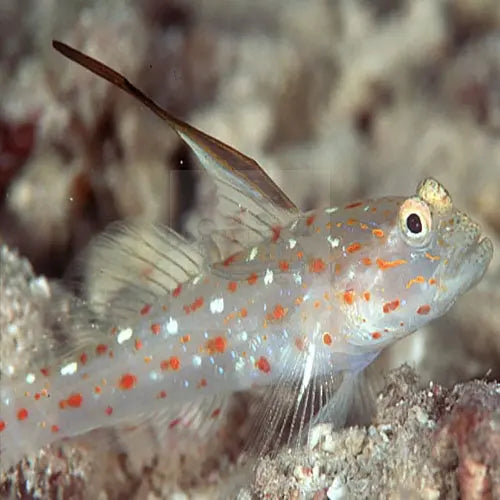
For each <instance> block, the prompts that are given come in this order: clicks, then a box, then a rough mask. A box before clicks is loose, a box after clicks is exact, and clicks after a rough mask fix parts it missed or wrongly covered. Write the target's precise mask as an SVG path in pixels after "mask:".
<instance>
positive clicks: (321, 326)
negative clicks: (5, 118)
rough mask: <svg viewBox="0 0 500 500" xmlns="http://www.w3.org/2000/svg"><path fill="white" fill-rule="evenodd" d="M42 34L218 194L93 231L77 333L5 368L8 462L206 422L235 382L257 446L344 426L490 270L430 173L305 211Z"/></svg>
mask: <svg viewBox="0 0 500 500" xmlns="http://www.w3.org/2000/svg"><path fill="white" fill-rule="evenodd" d="M53 46H54V48H55V49H56V50H57V51H58V52H60V53H61V54H62V55H64V56H66V57H67V58H69V59H70V60H72V61H74V62H76V63H78V64H80V65H81V66H83V67H84V68H86V69H87V70H90V71H91V72H93V73H95V74H96V75H97V76H100V77H102V78H104V79H105V80H107V81H109V82H110V83H112V84H114V85H115V86H117V87H119V88H120V89H122V90H124V91H125V92H127V93H128V94H130V95H131V96H132V97H134V98H135V99H137V100H138V101H139V102H141V103H142V104H143V105H145V106H146V107H147V108H149V109H150V110H151V111H153V112H154V113H155V114H156V115H158V116H159V117H160V118H161V119H162V120H163V121H164V122H166V123H167V124H168V125H169V126H170V127H171V128H172V129H173V130H174V131H175V132H176V133H177V134H178V135H179V136H180V138H181V139H183V140H184V141H185V142H186V143H187V145H188V146H189V147H190V148H191V149H192V151H193V152H194V154H195V155H196V157H197V158H198V160H199V162H200V164H201V166H202V167H203V169H204V170H205V171H206V173H207V174H208V176H209V177H210V178H211V179H212V181H213V182H214V185H215V189H216V193H217V204H216V207H215V209H214V210H213V212H212V213H211V214H210V217H209V216H207V217H206V218H205V219H203V221H202V222H203V224H201V226H200V231H199V235H198V236H197V237H196V238H193V239H186V238H184V237H183V236H181V235H179V234H178V233H176V232H175V231H173V230H172V229H170V228H168V227H165V226H161V225H154V224H149V225H147V224H146V225H145V224H138V223H130V222H128V223H117V224H114V225H112V227H110V228H109V229H108V230H107V231H106V232H105V233H104V234H103V235H101V236H98V237H97V239H96V241H95V242H93V243H92V244H91V246H90V248H89V251H88V253H87V257H86V262H85V273H84V276H85V277H84V289H85V294H86V295H85V296H84V297H82V298H79V299H78V300H77V299H75V307H74V309H75V310H74V312H73V313H72V314H71V315H70V319H69V320H68V324H69V326H68V329H69V332H70V337H71V338H73V339H75V341H74V342H73V343H72V344H71V346H70V347H68V348H67V349H66V350H64V349H62V350H61V351H57V352H56V353H55V358H56V359H55V361H54V362H52V363H49V364H46V365H45V364H41V365H37V364H35V363H33V364H32V365H31V366H30V370H29V371H28V372H27V373H15V374H14V375H13V376H12V377H8V378H7V377H4V378H3V379H2V383H1V387H0V404H1V406H0V461H1V463H2V466H3V467H4V468H5V467H10V466H12V465H14V464H15V463H16V462H17V461H18V460H19V459H21V458H22V457H23V456H25V455H26V454H28V453H31V452H35V451H37V450H39V449H41V448H43V447H45V446H48V445H51V444H53V443H57V442H58V441H60V440H61V439H64V438H73V437H76V436H81V435H83V434H85V433H88V432H89V431H92V430H94V429H100V428H106V427H114V426H138V425H141V424H143V423H145V422H148V421H154V422H161V423H162V428H163V429H164V430H165V432H170V431H173V429H183V428H189V427H195V428H196V427H200V428H201V427H202V426H203V425H208V427H210V423H211V422H212V421H215V420H217V418H218V417H219V416H220V415H221V413H223V409H224V408H226V405H227V401H228V398H230V397H231V396H233V395H234V394H236V393H238V392H241V391H257V392H258V393H259V394H260V396H261V397H260V404H259V407H258V410H257V414H256V417H255V425H254V430H253V437H252V443H253V444H255V446H256V447H258V448H259V450H260V452H266V451H269V450H272V449H273V448H274V447H275V446H276V444H278V445H280V446H281V445H283V446H284V445H290V444H291V443H293V442H294V441H295V440H296V439H297V436H303V435H306V436H308V435H309V434H310V431H311V429H312V426H313V425H314V424H316V423H318V422H329V423H334V424H335V425H336V426H337V425H338V426H340V425H343V423H344V422H345V420H346V417H347V414H348V412H349V408H350V407H351V406H352V405H353V404H354V400H355V399H356V394H357V393H358V391H362V389H361V388H360V381H361V380H362V377H363V374H366V369H367V368H368V367H369V366H370V365H371V363H372V362H373V361H374V360H375V359H376V358H377V356H378V355H379V354H380V353H381V352H382V351H383V350H384V349H385V348H387V347H388V346H390V345H391V344H393V343H394V342H396V341H397V340H399V339H401V338H403V337H406V336H407V335H409V334H411V333H413V332H415V331H417V330H418V329H419V328H421V327H423V326H424V325H426V324H428V323H429V322H430V321H432V320H434V319H436V318H438V317H440V316H442V315H443V314H445V313H446V312H447V311H448V310H449V309H450V308H451V307H452V305H453V304H454V303H455V301H456V300H457V299H458V298H459V297H460V296H461V295H463V294H464V293H465V292H467V290H469V289H470V288H471V287H473V286H474V285H475V284H476V283H478V281H479V280H481V278H482V276H483V275H484V273H485V272H486V270H487V268H488V265H489V263H490V261H491V259H492V255H493V245H492V242H491V240H490V239H488V238H487V237H486V236H484V235H483V234H482V232H481V228H480V226H479V225H478V224H477V223H476V222H474V221H473V220H472V219H471V218H470V217H469V216H468V215H467V214H466V213H464V212H462V211H460V210H459V209H458V208H457V207H456V206H455V205H454V203H453V201H452V198H451V196H450V194H449V193H448V191H447V190H446V189H445V187H444V186H443V185H442V184H441V183H440V182H438V181H437V180H435V179H434V178H426V179H424V180H422V182H421V183H420V184H419V185H418V186H417V189H416V192H415V193H413V194H410V195H407V196H387V197H382V198H375V199H364V200H358V201H354V202H351V203H348V204H344V205H342V206H337V207H327V208H321V209H314V210H312V211H308V212H303V211H301V210H300V209H299V208H298V207H297V206H296V205H295V204H294V203H293V201H291V200H290V199H289V197H288V196H287V195H286V194H285V193H284V192H283V191H282V190H281V189H280V188H279V186H278V185H277V184H276V183H275V182H274V181H273V180H272V179H271V178H270V177H269V176H268V175H267V174H266V173H265V171H264V170H263V169H262V167H261V166H260V165H259V164H258V163H257V162H256V161H255V160H253V159H251V158H249V157H247V156H245V155H243V154H242V153H240V152H239V151H237V150H236V149H234V148H232V147H230V146H228V145H226V144H224V143H222V142H220V141H219V140H217V139H215V138H213V137H211V136H209V135H208V134H206V133H204V132H202V131H200V130H198V129H196V128H194V127H192V126H191V125H188V124H187V123H185V122H184V121H182V120H180V119H179V118H177V117H175V116H173V115H172V114H171V113H169V112H168V111H166V110H164V109H163V108H160V107H159V106H158V105H157V104H156V103H154V102H153V101H152V100H151V99H150V98H149V97H147V96H146V95H145V94H144V93H143V92H141V91H140V90H139V89H138V88H137V87H135V86H134V85H133V84H132V83H130V82H129V81H128V80H127V79H126V78H125V77H124V76H123V75H121V74H119V73H118V72H116V71H115V70H113V69H111V68H110V67H108V66H107V65H105V64H104V63H102V62H99V61H97V60H96V59H94V58H92V57H90V56H88V55H86V54H83V53H82V52H80V51H78V50H76V49H74V48H72V47H70V46H68V45H66V44H64V43H62V42H59V41H53ZM64 324H67V323H64Z"/></svg>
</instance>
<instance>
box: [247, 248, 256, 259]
mask: <svg viewBox="0 0 500 500" xmlns="http://www.w3.org/2000/svg"><path fill="white" fill-rule="evenodd" d="M258 253H259V249H258V248H257V247H252V249H251V250H250V255H249V256H248V260H254V259H255V257H257V254H258Z"/></svg>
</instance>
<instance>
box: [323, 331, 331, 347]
mask: <svg viewBox="0 0 500 500" xmlns="http://www.w3.org/2000/svg"><path fill="white" fill-rule="evenodd" d="M323 344H325V345H332V336H331V335H330V334H329V333H328V332H325V333H324V334H323Z"/></svg>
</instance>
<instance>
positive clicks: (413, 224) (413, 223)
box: [406, 214, 422, 234]
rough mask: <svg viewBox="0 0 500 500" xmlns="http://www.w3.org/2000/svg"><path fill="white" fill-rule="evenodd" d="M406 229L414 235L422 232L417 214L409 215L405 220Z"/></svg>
mask: <svg viewBox="0 0 500 500" xmlns="http://www.w3.org/2000/svg"><path fill="white" fill-rule="evenodd" d="M406 227H407V228H408V229H409V230H410V231H411V232H412V233H414V234H419V233H421V232H422V221H421V220H420V217H419V216H418V215H417V214H410V215H409V216H408V217H407V218H406Z"/></svg>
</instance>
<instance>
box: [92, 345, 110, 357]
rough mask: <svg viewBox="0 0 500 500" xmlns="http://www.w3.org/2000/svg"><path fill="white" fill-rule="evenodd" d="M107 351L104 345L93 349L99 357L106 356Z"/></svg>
mask: <svg viewBox="0 0 500 500" xmlns="http://www.w3.org/2000/svg"><path fill="white" fill-rule="evenodd" d="M107 351H108V346H107V345H106V344H99V345H98V346H97V347H96V348H95V353H96V354H99V355H102V354H106V352H107Z"/></svg>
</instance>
